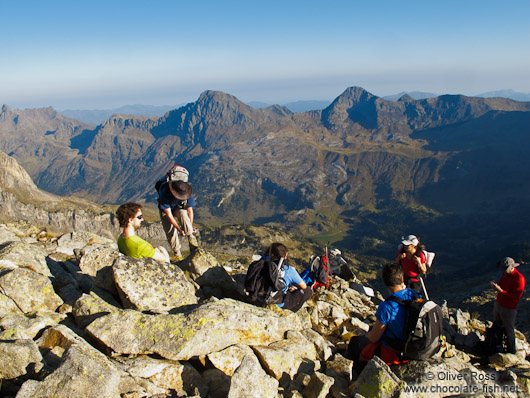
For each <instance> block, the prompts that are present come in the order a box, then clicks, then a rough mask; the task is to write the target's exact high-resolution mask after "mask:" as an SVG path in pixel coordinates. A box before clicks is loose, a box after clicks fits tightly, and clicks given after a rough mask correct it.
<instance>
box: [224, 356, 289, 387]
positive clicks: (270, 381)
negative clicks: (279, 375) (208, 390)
mask: <svg viewBox="0 0 530 398" xmlns="http://www.w3.org/2000/svg"><path fill="white" fill-rule="evenodd" d="M278 384H279V383H278V381H277V380H275V379H274V378H272V377H270V376H269V375H267V373H265V371H264V370H263V369H262V368H261V366H260V364H259V361H258V359H257V358H256V357H255V356H254V355H247V356H245V357H244V358H243V360H242V361H241V365H239V367H238V368H237V369H236V371H235V372H234V375H233V376H232V381H231V384H230V391H229V392H228V398H276V397H277V391H278Z"/></svg>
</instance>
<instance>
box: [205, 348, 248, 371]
mask: <svg viewBox="0 0 530 398" xmlns="http://www.w3.org/2000/svg"><path fill="white" fill-rule="evenodd" d="M253 354H254V351H252V349H251V348H250V347H248V346H246V345H239V344H238V345H233V346H230V347H228V348H225V349H224V350H221V351H218V352H212V353H210V354H208V359H209V360H210V362H211V363H212V364H213V366H215V367H216V368H217V369H219V370H221V371H222V372H223V373H225V374H226V375H228V376H232V375H233V374H234V372H235V370H236V369H237V368H238V367H239V365H241V361H242V360H243V358H244V357H245V356H246V355H253Z"/></svg>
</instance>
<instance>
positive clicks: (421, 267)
mask: <svg viewBox="0 0 530 398" xmlns="http://www.w3.org/2000/svg"><path fill="white" fill-rule="evenodd" d="M414 260H415V261H416V264H417V265H418V271H419V273H420V274H425V273H427V265H426V264H425V263H423V262H422V261H421V257H418V256H414Z"/></svg>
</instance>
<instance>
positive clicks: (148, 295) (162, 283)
mask: <svg viewBox="0 0 530 398" xmlns="http://www.w3.org/2000/svg"><path fill="white" fill-rule="evenodd" d="M112 271H113V273H114V281H115V283H116V288H117V290H118V293H119V295H120V298H121V300H122V302H123V306H124V307H125V308H130V309H135V310H138V311H150V312H154V313H159V314H163V313H168V312H169V311H171V310H173V309H175V308H178V307H182V306H185V305H190V304H196V303H197V302H198V298H197V296H196V295H195V293H196V289H195V286H194V285H193V284H192V283H191V282H190V281H189V280H188V279H187V277H186V275H185V274H184V271H182V270H181V269H180V268H179V267H177V266H176V265H173V264H169V263H159V262H157V261H155V260H153V259H152V258H141V259H134V258H131V257H127V256H120V257H118V258H117V259H116V261H115V262H114V264H113V266H112Z"/></svg>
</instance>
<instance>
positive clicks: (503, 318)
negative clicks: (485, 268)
mask: <svg viewBox="0 0 530 398" xmlns="http://www.w3.org/2000/svg"><path fill="white" fill-rule="evenodd" d="M518 266H519V263H516V262H515V260H514V259H513V258H511V257H505V258H504V259H502V260H501V261H499V262H498V263H497V268H498V269H500V270H502V276H501V279H500V280H499V281H498V282H494V281H492V282H490V285H491V287H492V288H493V289H494V290H495V291H496V292H497V299H496V300H495V304H494V308H493V323H494V327H496V328H499V327H500V326H502V327H503V328H504V333H505V334H506V352H508V353H511V354H515V353H516V351H517V347H516V345H515V317H516V315H517V306H518V305H519V302H520V301H521V297H522V296H523V291H524V288H525V285H526V281H525V278H524V276H523V275H522V274H521V273H520V272H519V271H518V270H516V269H515V268H516V267H518ZM500 336H501V339H500V341H498V342H497V347H498V349H497V350H496V351H498V352H500V351H501V350H502V351H504V350H503V347H502V335H500Z"/></svg>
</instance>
